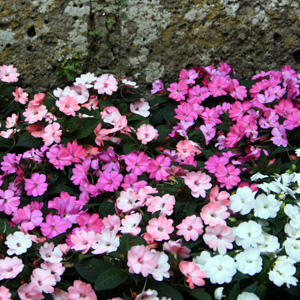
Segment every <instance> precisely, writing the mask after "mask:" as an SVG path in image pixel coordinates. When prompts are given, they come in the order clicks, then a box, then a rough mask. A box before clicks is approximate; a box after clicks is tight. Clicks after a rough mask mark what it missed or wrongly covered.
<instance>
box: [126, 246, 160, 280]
mask: <svg viewBox="0 0 300 300" xmlns="http://www.w3.org/2000/svg"><path fill="white" fill-rule="evenodd" d="M154 258H155V255H154V253H152V252H151V249H150V247H149V246H144V245H138V246H133V247H131V249H130V250H129V251H128V254H127V260H128V261H127V266H128V267H129V273H134V274H140V273H141V274H142V275H143V276H144V277H147V276H148V275H149V274H150V273H151V271H152V269H153V268H155V266H156V262H155V260H154Z"/></svg>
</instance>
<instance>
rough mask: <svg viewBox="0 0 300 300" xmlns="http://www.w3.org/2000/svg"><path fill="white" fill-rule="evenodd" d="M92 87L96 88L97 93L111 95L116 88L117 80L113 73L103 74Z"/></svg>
mask: <svg viewBox="0 0 300 300" xmlns="http://www.w3.org/2000/svg"><path fill="white" fill-rule="evenodd" d="M94 88H95V89H96V90H98V94H107V95H112V93H113V92H116V91H117V89H118V82H117V80H116V79H115V77H114V76H113V75H109V74H103V75H101V76H100V77H99V78H97V81H96V82H95V84H94Z"/></svg>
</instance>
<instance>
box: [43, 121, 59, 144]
mask: <svg viewBox="0 0 300 300" xmlns="http://www.w3.org/2000/svg"><path fill="white" fill-rule="evenodd" d="M61 135H62V130H60V124H59V123H56V122H54V123H52V124H49V125H47V126H46V127H45V129H44V133H43V135H42V138H43V141H44V143H45V146H50V145H51V144H52V143H53V142H55V143H60V141H61V138H60V137H61Z"/></svg>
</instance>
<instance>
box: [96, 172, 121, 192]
mask: <svg viewBox="0 0 300 300" xmlns="http://www.w3.org/2000/svg"><path fill="white" fill-rule="evenodd" d="M122 180H123V175H122V174H119V172H117V171H111V172H106V171H104V172H102V173H101V174H100V176H99V179H98V181H97V185H99V187H100V188H101V190H102V191H106V192H113V191H115V190H117V189H118V188H119V186H120V185H121V182H122Z"/></svg>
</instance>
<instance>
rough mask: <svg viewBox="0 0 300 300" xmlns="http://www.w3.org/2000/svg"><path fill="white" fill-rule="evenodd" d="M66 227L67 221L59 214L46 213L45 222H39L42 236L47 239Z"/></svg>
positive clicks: (63, 230)
mask: <svg viewBox="0 0 300 300" xmlns="http://www.w3.org/2000/svg"><path fill="white" fill-rule="evenodd" d="M67 229H68V222H67V221H66V220H64V219H62V218H61V217H59V216H55V215H54V216H53V215H51V214H49V215H47V217H46V222H45V223H42V224H41V231H42V234H43V236H45V237H46V238H48V239H52V238H53V237H55V236H57V235H60V234H62V233H64V232H66V230H67Z"/></svg>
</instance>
